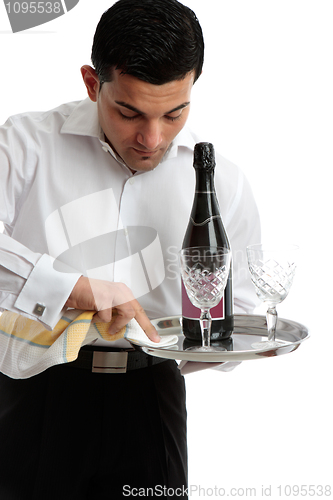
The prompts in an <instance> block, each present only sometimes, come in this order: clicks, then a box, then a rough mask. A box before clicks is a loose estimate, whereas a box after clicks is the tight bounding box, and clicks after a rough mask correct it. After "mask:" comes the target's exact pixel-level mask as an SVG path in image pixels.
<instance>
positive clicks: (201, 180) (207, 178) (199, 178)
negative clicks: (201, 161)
mask: <svg viewBox="0 0 333 500" xmlns="http://www.w3.org/2000/svg"><path fill="white" fill-rule="evenodd" d="M195 173H196V185H195V192H196V194H200V193H202V194H215V184H214V170H210V171H209V172H207V170H204V169H199V168H197V169H196V171H195Z"/></svg>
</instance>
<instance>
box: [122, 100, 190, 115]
mask: <svg viewBox="0 0 333 500" xmlns="http://www.w3.org/2000/svg"><path fill="white" fill-rule="evenodd" d="M115 103H116V104H118V105H119V106H122V107H123V108H127V109H129V110H131V111H133V112H134V113H138V114H139V115H146V114H147V113H144V112H143V111H140V110H139V109H137V108H135V107H134V106H131V105H130V104H127V103H126V102H123V101H115ZM189 104H190V102H184V103H183V104H180V105H179V106H177V107H176V108H174V109H171V111H168V112H167V113H165V114H166V115H170V114H171V113H174V112H175V111H178V110H179V109H184V108H186V107H187V106H188V105H189Z"/></svg>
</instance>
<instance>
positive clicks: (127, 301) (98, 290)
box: [65, 276, 160, 342]
mask: <svg viewBox="0 0 333 500" xmlns="http://www.w3.org/2000/svg"><path fill="white" fill-rule="evenodd" d="M65 305H66V306H67V307H71V308H74V309H82V310H85V311H96V314H95V316H94V320H95V321H101V322H103V323H109V322H110V321H111V318H112V308H113V307H115V308H116V309H117V313H118V314H117V316H116V319H115V321H114V322H113V323H112V325H110V330H109V333H110V334H111V335H112V334H115V333H117V332H118V331H119V330H120V329H121V328H122V327H123V326H125V325H127V323H128V322H129V321H130V320H131V319H133V318H134V319H136V321H137V322H138V323H139V325H140V326H141V328H142V329H143V331H144V332H145V334H146V335H147V337H148V338H149V339H150V340H152V341H153V342H159V341H160V337H159V335H158V333H157V331H156V329H155V327H154V326H153V325H152V324H151V322H150V320H149V318H148V316H147V315H146V313H145V311H144V309H143V308H142V306H141V305H140V304H139V302H138V301H137V300H136V299H135V298H134V297H133V294H132V292H131V290H130V289H129V288H128V287H127V286H126V285H124V283H112V282H109V281H104V280H98V279H90V278H85V277H84V276H81V278H79V280H78V281H77V283H76V285H75V286H74V288H73V290H72V293H71V294H70V296H69V297H68V300H67V302H66V304H65Z"/></svg>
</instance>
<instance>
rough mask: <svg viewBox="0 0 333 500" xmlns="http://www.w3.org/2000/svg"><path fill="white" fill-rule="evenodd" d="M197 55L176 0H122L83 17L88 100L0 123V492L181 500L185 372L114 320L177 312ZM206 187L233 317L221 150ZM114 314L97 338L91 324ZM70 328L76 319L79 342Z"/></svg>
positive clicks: (253, 215) (241, 217) (251, 222)
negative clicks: (145, 350)
mask: <svg viewBox="0 0 333 500" xmlns="http://www.w3.org/2000/svg"><path fill="white" fill-rule="evenodd" d="M203 57H204V42H203V36H202V31H201V28H200V24H199V22H198V20H197V18H196V16H195V14H194V13H193V12H192V11H191V10H190V9H189V8H187V7H185V6H184V5H182V4H181V3H179V2H178V1H176V0H140V1H139V0H120V1H118V2H116V3H115V4H114V5H113V6H112V7H111V8H110V9H109V10H108V11H106V12H105V13H104V14H103V16H102V18H101V20H100V22H99V24H98V26H97V30H96V33H95V37H94V42H93V48H92V65H93V66H89V65H86V66H83V67H82V68H81V72H82V77H83V81H84V84H85V86H86V89H87V92H88V98H87V99H86V100H84V101H82V102H74V103H67V104H64V105H62V106H60V107H58V108H56V109H54V110H51V111H47V112H36V113H25V114H21V115H17V116H14V117H11V118H10V119H9V120H8V121H7V122H6V123H5V124H4V125H3V126H2V127H1V129H0V183H1V184H0V186H1V198H0V220H2V221H3V223H4V227H5V231H4V234H3V235H0V236H1V239H0V285H1V286H0V289H1V292H0V307H1V309H2V311H4V312H3V314H2V316H1V318H0V365H1V372H2V373H1V374H0V375H1V376H0V443H1V445H0V463H1V468H0V498H1V499H2V498H3V499H4V500H22V499H25V500H29V499H34V500H45V499H48V500H53V499H54V500H55V499H57V500H58V499H59V498H62V499H64V500H66V499H68V500H76V499H77V500H83V499H87V500H92V499H96V500H97V499H98V500H100V499H101V498H116V499H117V498H122V497H123V496H124V495H127V496H128V494H129V492H132V494H135V492H136V493H138V492H139V488H140V489H141V490H140V491H141V493H143V492H146V495H148V491H155V494H156V495H157V493H158V492H161V491H162V492H163V494H164V496H168V497H175V498H187V491H186V487H187V445H186V407H185V387H184V380H183V377H182V375H181V374H180V372H179V370H178V368H177V364H176V363H175V362H174V361H167V360H163V359H157V358H148V357H147V356H145V355H144V354H142V353H141V352H137V351H134V350H133V349H132V348H131V346H130V344H129V343H128V342H127V341H126V340H125V339H124V338H122V331H123V329H124V327H125V326H126V325H127V324H128V323H130V324H134V325H139V327H140V328H141V329H142V330H143V331H144V332H145V334H146V335H147V337H148V338H149V339H150V340H151V341H153V342H156V343H158V342H159V341H160V339H159V336H158V333H157V332H156V330H155V328H154V327H153V325H152V324H151V322H150V320H151V319H152V318H158V317H163V316H169V315H179V314H180V313H181V311H180V302H181V300H180V280H179V276H178V275H177V273H175V262H176V259H177V252H178V251H179V249H180V248H181V244H182V240H183V236H184V233H185V229H186V226H187V223H188V217H189V213H190V209H191V205H192V201H193V193H194V173H193V167H192V159H193V148H194V145H195V143H196V142H200V140H204V139H202V138H198V137H196V136H195V135H193V134H192V132H191V131H190V130H189V129H187V127H186V126H185V124H186V121H187V118H188V115H189V111H190V103H191V90H192V87H193V84H194V83H195V82H196V80H197V79H198V78H199V76H200V74H201V71H202V65H203ZM216 188H217V194H218V197H219V200H220V203H221V207H220V208H221V213H222V217H223V220H224V224H225V226H226V229H227V232H228V235H229V239H230V243H231V247H232V250H233V258H234V287H233V288H234V301H235V311H236V312H237V311H238V312H250V311H251V310H252V308H253V306H254V305H255V297H254V293H253V291H252V286H251V284H250V282H249V279H248V274H247V272H246V262H245V247H246V245H248V244H250V243H252V242H255V241H258V239H259V237H260V227H259V218H258V213H257V209H256V205H255V202H254V200H253V196H252V192H251V190H250V187H249V185H248V183H247V181H246V179H245V178H244V176H243V174H242V173H241V172H240V170H239V169H238V168H237V167H236V166H234V165H233V164H231V163H230V162H228V161H227V160H225V159H224V158H222V157H220V156H217V167H216ZM82 312H83V316H82V315H81V316H80V314H81V313H82ZM84 314H87V315H88V316H84ZM89 314H90V315H89ZM112 316H113V322H112V323H110V326H108V327H107V331H105V330H103V329H102V328H101V327H100V326H99V327H96V325H103V324H108V323H109V322H110V321H111V319H112ZM78 318H80V320H78ZM82 318H83V319H82ZM84 318H86V319H84ZM87 318H88V319H87ZM91 320H92V321H91ZM133 320H134V322H133ZM76 322H77V323H79V324H80V326H82V324H84V323H89V324H88V327H87V330H86V333H85V334H84V335H83V336H82V333H81V330H76V329H75V328H76V327H77V325H76ZM64 324H66V325H67V324H69V325H70V328H71V329H68V328H66V329H65V327H64V326H63V325H64ZM134 328H135V326H134ZM96 353H97V354H96ZM119 358H121V360H122V364H121V372H119V371H118V372H117V373H109V371H110V370H107V369H106V367H107V363H108V362H109V361H107V362H106V364H104V360H105V359H108V360H110V359H111V364H112V363H113V362H114V364H115V368H114V370H113V371H117V369H118V368H119V366H120V365H119V364H117V363H118V361H112V360H118V359H119ZM96 359H101V360H102V361H101V366H99V367H98V370H96V363H95V361H96ZM94 360H95V361H94ZM111 371H112V370H111ZM149 489H150V490H149Z"/></svg>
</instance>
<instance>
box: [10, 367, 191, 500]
mask: <svg viewBox="0 0 333 500" xmlns="http://www.w3.org/2000/svg"><path fill="white" fill-rule="evenodd" d="M186 487H187V446H186V409H185V384H184V379H183V377H182V376H181V375H180V372H179V370H178V368H177V365H176V363H175V362H174V361H166V362H163V363H160V364H158V365H154V366H152V367H148V368H142V369H138V370H133V371H130V372H127V373H126V374H98V373H91V372H90V371H88V370H84V369H80V368H69V367H67V366H56V367H53V368H50V369H48V370H47V371H45V372H43V373H41V374H40V375H37V376H35V377H32V378H29V379H23V380H14V379H11V378H9V377H7V376H5V375H3V374H0V499H1V500H102V499H106V500H109V499H110V500H111V499H112V500H118V499H121V498H126V497H127V498H131V497H132V498H133V496H139V494H140V493H141V496H144V495H143V494H142V493H143V492H145V496H146V497H149V496H150V497H151V498H154V497H155V496H156V498H187V495H186ZM142 488H144V489H142ZM182 491H184V492H185V493H184V494H181V492H182Z"/></svg>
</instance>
